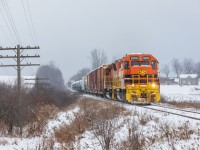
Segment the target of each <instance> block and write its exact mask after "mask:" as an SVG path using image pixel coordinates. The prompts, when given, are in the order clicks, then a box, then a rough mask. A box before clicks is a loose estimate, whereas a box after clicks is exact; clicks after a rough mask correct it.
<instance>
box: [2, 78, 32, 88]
mask: <svg viewBox="0 0 200 150" xmlns="http://www.w3.org/2000/svg"><path fill="white" fill-rule="evenodd" d="M34 78H35V76H22V77H21V83H22V86H25V87H27V88H32V87H33V86H34V83H35V81H34V80H28V81H26V80H25V79H34ZM0 83H5V84H8V85H12V86H14V85H17V76H0ZM30 83H31V84H30Z"/></svg>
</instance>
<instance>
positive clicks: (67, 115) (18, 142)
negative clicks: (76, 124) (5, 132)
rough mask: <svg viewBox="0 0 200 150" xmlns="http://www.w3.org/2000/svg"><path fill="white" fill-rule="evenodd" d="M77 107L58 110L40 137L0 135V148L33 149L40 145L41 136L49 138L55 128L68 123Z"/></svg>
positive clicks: (6, 149) (7, 149)
mask: <svg viewBox="0 0 200 150" xmlns="http://www.w3.org/2000/svg"><path fill="white" fill-rule="evenodd" d="M78 111H79V108H78V107H76V108H74V109H72V110H69V111H67V112H60V113H59V114H58V115H57V117H56V119H53V120H50V121H49V122H48V124H47V127H46V129H45V132H44V133H43V134H42V135H41V136H40V137H35V138H11V137H5V138H4V137H0V150H22V149H23V150H35V149H37V148H38V147H39V145H40V146H41V145H42V140H43V136H44V137H46V138H48V137H49V138H50V137H51V136H52V135H53V133H54V129H55V128H59V126H61V125H64V124H70V120H72V119H73V113H77V112H78Z"/></svg>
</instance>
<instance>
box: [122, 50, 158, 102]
mask: <svg viewBox="0 0 200 150" xmlns="http://www.w3.org/2000/svg"><path fill="white" fill-rule="evenodd" d="M123 63H124V69H123V74H124V83H125V91H126V100H127V101H128V102H130V103H151V102H158V101H160V79H159V72H158V61H157V59H155V58H154V57H153V56H152V55H150V54H130V55H127V56H126V57H124V59H123Z"/></svg>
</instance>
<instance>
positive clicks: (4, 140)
mask: <svg viewBox="0 0 200 150" xmlns="http://www.w3.org/2000/svg"><path fill="white" fill-rule="evenodd" d="M7 144H8V141H7V140H6V139H2V140H0V145H2V146H5V145H7Z"/></svg>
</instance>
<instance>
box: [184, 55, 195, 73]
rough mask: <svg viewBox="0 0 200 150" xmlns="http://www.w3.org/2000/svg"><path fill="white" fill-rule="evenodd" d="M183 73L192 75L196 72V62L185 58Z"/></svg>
mask: <svg viewBox="0 0 200 150" xmlns="http://www.w3.org/2000/svg"><path fill="white" fill-rule="evenodd" d="M183 71H184V73H186V74H191V73H193V71H194V62H193V60H192V59H191V58H185V59H184V60H183Z"/></svg>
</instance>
